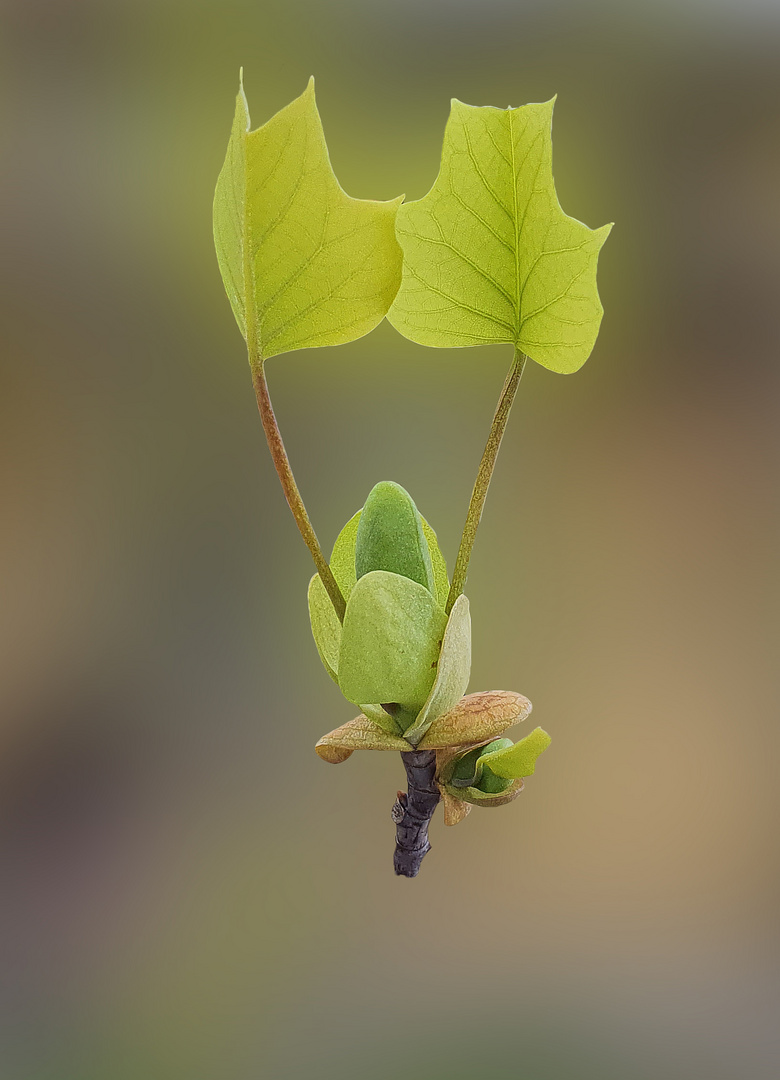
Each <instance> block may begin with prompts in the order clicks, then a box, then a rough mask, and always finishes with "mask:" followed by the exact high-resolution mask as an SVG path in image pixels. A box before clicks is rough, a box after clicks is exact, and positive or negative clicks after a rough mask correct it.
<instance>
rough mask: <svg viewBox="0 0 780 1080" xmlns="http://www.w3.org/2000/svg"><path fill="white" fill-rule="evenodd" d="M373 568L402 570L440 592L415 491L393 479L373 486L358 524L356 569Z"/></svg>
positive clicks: (368, 570)
mask: <svg viewBox="0 0 780 1080" xmlns="http://www.w3.org/2000/svg"><path fill="white" fill-rule="evenodd" d="M372 570H387V571H389V572H390V573H392V574H400V575H401V577H405V578H409V579H410V580H411V581H416V582H417V584H418V585H422V586H423V588H425V589H428V590H429V591H430V592H431V593H432V594H433V596H436V584H435V580H434V575H433V567H432V565H431V553H430V550H429V548H428V542H427V540H426V539H425V533H424V532H423V525H422V519H421V517H420V514H419V512H418V510H417V507H416V506H415V504H414V500H413V499H412V497H411V495H410V494H409V493H408V492H407V491H405V490H404V488H402V487H401V485H400V484H394V483H393V482H392V481H390V480H383V481H382V482H381V483H379V484H376V485H375V486H374V487H373V488H372V489H371V492H370V494H369V496H368V498H367V499H366V505H365V506H364V507H363V511H362V513H361V515H360V522H359V524H358V530H357V541H356V543H355V573H356V574H357V577H358V578H361V577H363V575H364V574H369V573H371V571H372Z"/></svg>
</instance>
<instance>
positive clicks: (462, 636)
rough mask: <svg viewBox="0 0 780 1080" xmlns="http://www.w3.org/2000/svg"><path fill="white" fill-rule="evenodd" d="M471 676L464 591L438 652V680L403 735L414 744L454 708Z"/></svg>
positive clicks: (469, 633) (467, 617)
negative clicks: (434, 723) (435, 721)
mask: <svg viewBox="0 0 780 1080" xmlns="http://www.w3.org/2000/svg"><path fill="white" fill-rule="evenodd" d="M470 675H471V615H470V614H469V602H468V599H467V598H466V597H465V596H464V595H463V594H462V593H461V595H460V596H459V597H458V599H457V600H456V601H455V603H454V605H453V608H452V611H451V612H450V617H449V620H448V622H447V629H446V630H445V632H444V641H443V642H442V646H441V653H440V654H439V663H438V670H437V672H436V682H435V683H434V684H433V689H432V690H431V692H430V694H429V695H428V700H427V701H426V702H425V704H424V705H423V707H422V709H421V710H420V713H419V715H418V716H417V719H416V720H415V722H414V724H413V725H412V727H410V728H407V730H406V732H405V733H404V738H406V739H407V740H408V742H410V743H413V744H414V745H415V746H416V745H417V743H419V741H420V740H421V739H422V737H423V735H424V734H425V733H426V731H427V730H428V729H429V728H430V726H431V724H432V723H433V721H434V720H436V719H437V717H439V716H443V715H444V713H447V712H449V711H450V709H452V708H454V707H455V706H456V705H457V704H458V702H459V701H460V699H461V698H462V697H463V695H464V694H465V693H466V689H467V687H468V685H469V676H470Z"/></svg>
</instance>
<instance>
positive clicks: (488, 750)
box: [482, 739, 514, 757]
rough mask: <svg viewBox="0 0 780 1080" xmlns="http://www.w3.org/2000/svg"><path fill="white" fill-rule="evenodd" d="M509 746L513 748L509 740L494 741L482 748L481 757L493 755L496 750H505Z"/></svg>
mask: <svg viewBox="0 0 780 1080" xmlns="http://www.w3.org/2000/svg"><path fill="white" fill-rule="evenodd" d="M510 746H514V743H513V742H512V740H511V739H494V740H493V742H492V743H488V744H487V746H483V747H482V756H483V757H484V756H485V754H494V753H495V752H496V750H507V749H508V748H509V747H510Z"/></svg>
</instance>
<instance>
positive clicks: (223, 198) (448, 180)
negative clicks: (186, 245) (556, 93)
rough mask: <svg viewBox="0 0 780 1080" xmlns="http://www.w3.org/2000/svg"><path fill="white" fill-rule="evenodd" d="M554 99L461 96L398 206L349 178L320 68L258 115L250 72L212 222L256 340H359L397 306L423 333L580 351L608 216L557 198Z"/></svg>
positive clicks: (296, 345) (568, 353)
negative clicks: (343, 175) (424, 181)
mask: <svg viewBox="0 0 780 1080" xmlns="http://www.w3.org/2000/svg"><path fill="white" fill-rule="evenodd" d="M553 103H554V102H553V101H549V102H547V103H545V104H532V105H523V106H521V107H520V108H516V109H495V108H490V107H486V108H478V107H473V106H470V105H464V104H463V103H462V102H459V101H457V100H453V103H452V112H451V115H450V119H449V122H448V124H447V127H446V131H445V136H444V147H443V152H442V164H441V171H440V173H439V176H438V178H437V180H436V182H435V184H434V186H433V188H432V189H431V191H430V192H429V193H428V195H426V196H425V197H424V198H423V199H420V200H419V201H417V202H412V203H408V204H406V205H404V206H401V201H402V199H401V198H398V199H395V200H391V201H389V202H374V201H370V200H363V199H352V198H350V197H349V196H348V195H346V194H345V192H344V191H343V190H342V189H341V187H340V186H339V184H338V181H337V180H336V177H335V175H334V173H333V170H332V168H331V165H330V161H329V158H328V151H327V146H326V144H325V138H324V134H323V131H322V125H321V122H320V118H319V113H318V112H317V106H316V103H315V100H314V85H313V80H312V81H310V82H309V85H308V87H307V88H306V90H305V92H304V93H303V94H302V95H301V97H299V98H297V99H296V100H295V101H293V102H292V103H291V104H290V105H288V106H287V107H286V108H284V109H282V110H281V111H280V112H278V113H277V114H276V115H275V116H274V117H272V118H271V119H270V120H269V121H268V122H267V123H266V124H264V125H263V126H262V127H260V128H257V129H256V130H255V131H250V122H249V110H248V106H247V102H246V98H245V96H244V91H243V85H242V87H241V89H240V91H239V95H238V99H237V102H236V112H235V118H234V122H233V130H232V133H231V138H230V143H229V146H228V153H227V157H226V159H225V163H224V166H223V168H222V171H221V173H220V176H219V180H218V182H217V190H216V194H215V198H214V238H215V243H216V248H217V256H218V260H219V265H220V270H221V272H222V277H223V281H224V283H225V288H226V290H227V293H228V297H229V299H230V302H231V305H232V307H233V312H234V314H235V317H236V320H237V322H238V325H239V327H240V329H241V332H242V334H243V335H244V337H245V338H246V340H247V344H248V347H249V350H250V353H251V354H252V355H253V356H254V357H255V358H259V359H262V358H267V357H269V356H274V355H276V354H278V353H284V352H290V351H291V350H294V349H302V348H308V347H312V346H320V345H338V344H342V343H344V342H347V341H353V340H355V339H356V338H359V337H361V336H362V335H364V334H367V333H368V332H369V331H370V330H372V329H373V328H374V327H375V326H376V325H377V324H378V323H379V322H380V321H381V319H382V318H383V317H384V316H385V315H386V314H388V312H389V316H388V317H389V319H390V321H391V322H392V323H393V325H394V326H395V327H396V328H397V329H398V330H399V331H400V332H401V333H402V334H404V335H406V336H407V337H409V338H411V339H412V340H413V341H416V342H419V343H420V344H424V345H432V346H437V347H452V346H462V345H482V344H486V343H493V342H496V343H498V342H510V343H512V344H513V345H514V346H515V348H516V349H519V350H520V351H522V352H524V353H526V354H527V355H528V356H530V357H531V358H532V359H534V360H536V361H537V362H538V363H540V364H542V365H543V366H544V367H547V368H550V369H551V370H552V371H557V372H561V373H568V372H572V371H576V370H577V369H578V368H579V367H581V366H582V364H583V363H584V362H585V360H587V358H588V356H589V355H590V352H591V350H592V348H593V345H594V342H595V340H596V335H597V333H598V329H599V324H600V322H601V316H602V308H601V303H600V301H599V298H598V292H597V289H596V262H597V258H598V252H599V250H600V248H601V246H602V244H603V243H604V241H605V239H606V237H607V235H608V233H609V230H610V228H611V226H609V225H605V226H603V227H602V228H601V229H596V230H591V229H589V228H588V227H587V226H585V225H583V224H582V223H581V222H579V221H576V220H575V219H574V218H571V217H569V216H568V215H566V214H565V213H564V212H563V210H562V209H561V207H560V204H559V202H558V199H557V196H556V193H555V185H554V182H553V175H552V141H551V134H550V127H551V121H552V109H553ZM399 207H400V210H399ZM396 215H397V217H398V221H397V229H396ZM396 235H397V237H398V240H396ZM398 241H400V247H399V243H398ZM401 248H403V256H402V252H401ZM402 263H403V276H402V273H401V268H402ZM399 284H400V291H399ZM396 293H397V296H396ZM394 298H395V302H393V301H394ZM391 304H392V307H391Z"/></svg>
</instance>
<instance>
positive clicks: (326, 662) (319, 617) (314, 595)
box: [308, 568, 341, 683]
mask: <svg viewBox="0 0 780 1080" xmlns="http://www.w3.org/2000/svg"><path fill="white" fill-rule="evenodd" d="M331 569H332V568H331ZM308 600H309V621H310V622H311V632H312V636H313V637H314V644H315V645H316V646H317V652H318V653H319V654H320V660H322V664H323V667H324V668H325V670H326V671H327V673H328V675H330V677H331V679H333V681H334V682H335V683H338V681H339V676H338V670H339V649H340V648H341V623H340V622H339V618H338V615H337V614H336V611H335V609H334V607H333V604H332V603H331V600H330V597H329V596H328V594H327V593H326V591H325V586H324V585H323V584H322V579H321V578H320V575H319V574H315V575H314V577H313V578H312V579H311V581H310V582H309V593H308Z"/></svg>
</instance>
